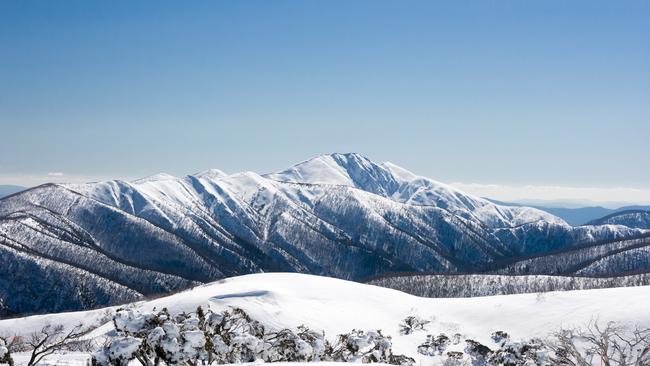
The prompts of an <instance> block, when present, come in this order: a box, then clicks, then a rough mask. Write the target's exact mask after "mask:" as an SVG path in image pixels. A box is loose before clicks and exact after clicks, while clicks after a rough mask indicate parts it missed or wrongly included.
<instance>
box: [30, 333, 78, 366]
mask: <svg viewBox="0 0 650 366" xmlns="http://www.w3.org/2000/svg"><path fill="white" fill-rule="evenodd" d="M87 332H88V331H87V330H85V329H83V326H82V324H78V325H76V326H74V327H72V328H71V329H69V330H67V331H66V330H65V327H64V326H63V325H56V326H52V325H49V324H48V325H46V326H44V327H43V328H42V329H41V330H40V331H39V332H34V333H32V334H31V335H30V336H29V337H27V339H26V340H25V345H26V346H27V347H28V348H29V349H30V350H31V354H30V357H29V361H28V362H27V366H33V365H36V364H37V363H39V362H40V361H41V360H42V359H43V358H44V357H45V356H48V355H51V354H53V353H54V352H56V351H60V350H79V349H80V348H83V346H82V344H83V342H81V341H80V340H79V337H80V336H82V335H84V334H86V333H87Z"/></svg>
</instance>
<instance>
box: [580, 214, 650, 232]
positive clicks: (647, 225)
mask: <svg viewBox="0 0 650 366" xmlns="http://www.w3.org/2000/svg"><path fill="white" fill-rule="evenodd" d="M589 225H625V226H627V227H634V228H639V229H650V211H646V210H626V211H621V212H616V213H613V214H611V215H607V216H604V217H601V218H600V219H597V220H593V221H591V222H589Z"/></svg>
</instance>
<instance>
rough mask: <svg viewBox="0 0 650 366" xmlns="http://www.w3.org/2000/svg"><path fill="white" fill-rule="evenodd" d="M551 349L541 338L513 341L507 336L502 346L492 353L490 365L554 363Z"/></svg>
mask: <svg viewBox="0 0 650 366" xmlns="http://www.w3.org/2000/svg"><path fill="white" fill-rule="evenodd" d="M548 355H549V350H548V348H547V347H546V346H545V345H544V343H543V342H542V341H541V340H539V339H532V340H530V341H511V340H509V339H508V338H505V339H504V340H503V341H502V344H501V348H499V349H497V350H496V351H494V353H492V354H491V355H490V357H489V359H488V364H489V365H498V366H545V365H549V366H550V365H552V363H551V362H550V360H549V357H548Z"/></svg>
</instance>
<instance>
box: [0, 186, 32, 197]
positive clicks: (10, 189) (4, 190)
mask: <svg viewBox="0 0 650 366" xmlns="http://www.w3.org/2000/svg"><path fill="white" fill-rule="evenodd" d="M25 189H26V188H25V187H21V186H13V185H0V198H2V197H6V196H8V195H10V194H14V193H17V192H20V191H23V190H25Z"/></svg>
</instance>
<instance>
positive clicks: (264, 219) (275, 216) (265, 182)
mask: <svg viewBox="0 0 650 366" xmlns="http://www.w3.org/2000/svg"><path fill="white" fill-rule="evenodd" d="M645 232H647V231H645V230H642V229H631V228H627V227H624V226H617V225H602V226H582V227H572V226H570V225H568V224H566V223H565V222H564V221H563V220H561V219H559V218H557V217H555V216H552V215H550V214H548V213H545V212H543V211H540V210H537V209H534V208H527V207H505V206H499V205H496V204H493V203H491V202H489V201H487V200H484V199H481V198H478V197H474V196H472V195H469V194H466V193H463V192H461V191H459V190H457V189H454V188H452V187H450V186H447V185H445V184H443V183H439V182H436V181H433V180H431V179H428V178H424V177H420V176H417V175H416V174H413V173H411V172H408V171H406V170H405V169H402V168H399V167H397V166H396V165H394V164H391V163H382V164H376V163H374V162H372V161H370V160H368V159H367V158H365V157H363V156H361V155H358V154H332V155H324V156H319V157H316V158H313V159H311V160H308V161H306V162H303V163H300V164H297V165H295V166H293V167H291V168H289V169H287V170H284V171H282V172H279V173H273V174H267V175H258V174H256V173H253V172H244V173H236V174H232V175H227V174H225V173H223V172H221V171H219V170H216V169H213V170H209V171H205V172H202V173H198V174H196V175H190V176H186V177H180V178H177V177H173V176H171V175H168V174H157V175H154V176H150V177H147V178H143V179H139V180H136V181H133V182H127V181H119V180H116V181H105V182H98V183H89V184H46V185H42V186H39V187H35V188H32V189H29V190H26V191H24V192H21V193H19V194H16V195H13V196H10V197H6V198H4V199H2V200H0V266H2V267H3V268H11V270H9V271H3V272H1V273H0V316H9V315H18V314H25V313H33V312H51V311H64V310H80V309H89V308H94V307H97V306H102V305H109V304H117V303H122V302H125V301H132V300H134V299H138V298H143V297H144V296H150V295H156V294H161V293H168V292H172V291H177V290H179V289H182V288H187V287H189V286H192V285H194V284H197V283H205V282H210V281H213V280H216V279H219V278H225V277H231V276H237V275H241V274H247V273H256V272H277V271H284V272H299V273H310V274H317V275H326V276H332V277H338V278H344V279H354V280H361V279H364V278H368V277H371V276H376V275H380V274H384V273H395V272H422V271H424V272H443V273H454V272H476V271H482V270H488V269H494V267H495V265H497V264H499V263H512V262H514V261H516V260H519V259H523V258H527V257H530V256H533V255H540V254H544V253H548V252H551V251H561V250H566V249H570V248H574V247H576V246H578V245H583V246H584V245H590V244H592V243H597V242H601V241H604V240H620V239H625V238H629V237H633V236H638V235H641V234H643V233H645ZM643 266H645V264H642V266H641V267H643ZM648 268H649V269H650V266H649V267H648ZM66 277H69V278H70V280H69V281H62V280H61V279H62V278H66ZM31 286H40V287H42V288H43V289H44V291H45V290H47V291H46V292H45V293H44V292H40V291H29V288H30V287H31ZM47 293H58V294H63V295H64V296H62V297H61V298H62V299H61V300H58V301H53V300H52V299H51V297H50V296H48V295H47Z"/></svg>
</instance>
